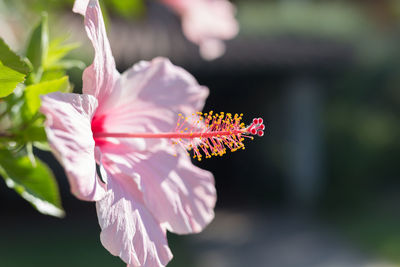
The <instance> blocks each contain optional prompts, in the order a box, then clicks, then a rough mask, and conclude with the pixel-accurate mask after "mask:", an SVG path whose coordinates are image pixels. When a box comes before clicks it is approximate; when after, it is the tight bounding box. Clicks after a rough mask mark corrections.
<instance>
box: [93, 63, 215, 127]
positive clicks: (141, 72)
mask: <svg viewBox="0 0 400 267" xmlns="http://www.w3.org/2000/svg"><path fill="white" fill-rule="evenodd" d="M207 96H208V89H207V88H206V87H203V86H200V85H199V84H198V83H197V81H196V80H195V79H194V77H193V76H192V75H190V74H189V73H188V72H187V71H185V70H184V69H182V68H180V67H177V66H175V65H173V64H172V63H171V62H170V61H169V60H168V59H164V58H156V59H154V60H152V61H151V62H141V63H140V64H138V65H135V66H133V67H132V68H131V69H129V70H127V71H126V72H125V73H123V74H122V75H121V77H120V79H119V80H118V82H117V84H116V86H115V88H114V91H113V94H112V95H110V97H109V98H108V99H107V102H106V103H104V106H103V109H102V112H97V114H98V115H99V116H102V115H104V116H105V120H104V125H103V127H104V129H105V130H106V131H113V132H127V133H129V132H155V131H157V132H166V131H172V130H174V129H175V126H176V122H177V119H178V114H179V113H183V114H185V115H191V114H192V113H194V112H196V111H199V110H201V109H202V107H203V106H204V102H205V99H206V98H207ZM105 112H106V113H105ZM102 113H103V114H102ZM97 114H96V116H97Z"/></svg>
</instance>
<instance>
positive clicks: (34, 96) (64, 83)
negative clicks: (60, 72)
mask: <svg viewBox="0 0 400 267" xmlns="http://www.w3.org/2000/svg"><path fill="white" fill-rule="evenodd" d="M69 86H70V85H69V81H68V76H64V77H62V78H61V79H57V80H52V81H46V82H41V83H38V84H34V85H29V86H27V87H26V88H25V98H26V105H27V107H28V110H29V111H30V113H31V114H35V113H36V112H37V111H38V110H39V108H40V97H39V96H40V95H44V94H48V93H52V92H57V91H60V92H67V91H68V90H69Z"/></svg>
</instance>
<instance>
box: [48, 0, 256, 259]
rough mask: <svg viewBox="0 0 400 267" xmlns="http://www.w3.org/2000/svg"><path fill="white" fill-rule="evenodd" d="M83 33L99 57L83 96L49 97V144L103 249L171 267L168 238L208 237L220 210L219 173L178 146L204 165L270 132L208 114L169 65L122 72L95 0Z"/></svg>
mask: <svg viewBox="0 0 400 267" xmlns="http://www.w3.org/2000/svg"><path fill="white" fill-rule="evenodd" d="M85 28H86V32H87V35H88V37H89V39H90V40H91V42H92V44H93V47H94V50H95V56H94V61H93V64H92V65H91V66H89V67H88V68H87V69H86V70H85V71H84V73H83V94H81V95H80V94H69V93H60V92H57V93H52V94H48V95H44V96H42V106H41V112H42V113H43V114H45V115H46V133H47V137H48V141H49V144H50V146H51V148H52V151H53V153H54V154H55V156H56V157H57V159H58V160H59V161H60V163H61V164H62V165H63V167H64V169H65V172H66V174H67V178H68V180H69V183H70V187H71V191H72V193H73V194H74V195H75V196H76V197H77V198H79V199H82V200H86V201H96V209H97V215H98V220H99V224H100V227H101V229H102V231H101V235H100V238H101V242H102V244H103V246H104V247H105V248H106V249H107V250H108V251H109V252H110V253H111V254H113V255H115V256H119V257H120V258H121V259H122V260H123V261H124V262H126V263H127V264H128V266H165V265H166V264H167V263H168V262H169V261H170V260H171V258H172V254H171V252H170V250H169V248H168V243H167V239H166V231H167V230H168V231H171V232H174V233H178V234H187V233H197V232H200V231H201V230H202V229H203V228H204V227H205V226H206V225H207V224H208V223H209V222H210V221H211V220H212V219H213V217H214V212H213V209H214V206H215V202H216V192H215V187H214V179H213V175H212V174H211V173H210V172H208V171H205V170H202V169H200V168H198V167H196V166H194V165H193V164H192V163H191V160H190V157H189V156H188V155H187V152H186V151H185V150H184V149H182V148H181V147H180V146H182V147H184V148H186V149H193V150H194V155H195V156H196V157H197V158H199V159H201V154H202V153H203V154H204V155H206V157H209V156H211V155H222V154H224V153H225V150H226V148H229V149H231V150H236V149H239V148H242V147H243V143H242V140H243V138H244V137H246V136H247V137H250V138H252V137H251V136H249V135H251V134H258V135H262V134H263V130H264V125H263V124H262V120H261V119H255V120H254V121H253V123H252V124H251V125H250V126H248V127H245V126H244V125H243V123H241V122H240V120H241V116H238V115H235V116H232V115H230V114H226V115H224V114H217V115H212V114H204V115H203V116H202V115H200V112H199V110H201V109H202V107H203V105H204V102H205V99H206V97H207V96H208V89H207V88H205V87H203V86H200V85H199V84H198V83H197V82H196V80H195V79H194V78H193V77H192V76H191V75H190V74H189V73H188V72H186V71H185V70H183V69H181V68H179V67H176V66H174V65H173V64H172V63H171V62H170V61H169V60H167V59H163V58H156V59H154V60H152V61H151V62H144V61H143V62H140V63H138V64H136V65H134V66H133V67H132V68H130V69H128V70H127V71H126V72H124V73H123V74H120V73H118V71H117V70H116V68H115V62H114V58H113V56H112V53H111V49H110V45H109V42H108V39H107V36H106V32H105V27H104V22H103V18H102V15H101V10H100V7H99V4H98V1H97V0H91V1H90V2H89V4H88V6H87V9H86V15H85ZM177 114H179V119H178V122H176V117H177ZM182 114H184V115H185V116H186V117H184V115H182ZM191 114H194V115H191ZM188 126H190V129H189V127H188ZM187 127H188V128H187ZM171 141H172V142H171ZM173 144H179V145H180V146H175V147H174V146H173ZM96 164H97V165H98V166H99V167H100V173H101V175H99V174H98V173H97V171H96Z"/></svg>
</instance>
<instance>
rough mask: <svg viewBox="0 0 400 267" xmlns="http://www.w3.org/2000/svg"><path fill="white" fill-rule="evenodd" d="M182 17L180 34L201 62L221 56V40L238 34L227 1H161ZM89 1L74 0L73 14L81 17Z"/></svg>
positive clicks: (235, 22) (231, 9)
mask: <svg viewBox="0 0 400 267" xmlns="http://www.w3.org/2000/svg"><path fill="white" fill-rule="evenodd" d="M161 1H162V2H163V3H164V4H166V5H168V6H169V7H170V8H171V9H173V10H174V11H175V12H176V13H177V14H179V15H180V16H181V18H182V29H183V32H184V34H185V36H186V38H188V39H189V40H190V41H191V42H193V43H195V44H197V45H199V47H200V54H201V56H202V57H203V58H204V59H207V60H213V59H215V58H218V57H220V56H221V55H223V54H224V53H225V44H224V42H223V41H224V40H230V39H232V38H234V37H235V36H236V35H237V34H238V31H239V24H238V22H237V21H236V19H235V12H236V11H235V7H234V6H233V5H232V4H231V3H230V2H229V1H228V0H190V1H189V0H161ZM88 2H89V0H76V1H75V4H74V8H73V11H74V12H76V13H80V14H82V15H84V14H85V10H86V7H87V3H88Z"/></svg>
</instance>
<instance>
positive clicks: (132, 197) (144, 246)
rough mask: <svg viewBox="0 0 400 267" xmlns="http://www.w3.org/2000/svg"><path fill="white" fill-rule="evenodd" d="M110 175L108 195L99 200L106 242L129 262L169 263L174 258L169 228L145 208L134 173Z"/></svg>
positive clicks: (146, 263)
mask: <svg viewBox="0 0 400 267" xmlns="http://www.w3.org/2000/svg"><path fill="white" fill-rule="evenodd" d="M109 175H111V176H112V177H111V179H110V177H109V179H108V180H109V181H110V182H109V183H108V184H107V186H108V189H109V190H108V191H107V195H106V196H105V197H104V198H103V199H102V200H100V201H98V202H97V203H96V208H97V216H98V219H99V224H100V227H101V229H102V232H101V235H100V238H101V242H102V244H103V246H104V247H105V248H106V249H107V250H108V251H109V252H110V253H111V254H112V255H114V256H119V257H120V258H121V259H122V260H123V261H124V262H126V263H127V264H128V266H154V267H158V266H165V265H166V264H167V263H168V262H169V261H170V260H171V259H172V254H171V251H170V250H169V248H168V243H167V239H166V232H165V230H164V229H163V228H162V227H161V226H160V224H159V223H158V222H157V221H156V220H155V218H154V217H153V216H152V214H151V213H150V212H149V211H148V210H147V209H146V208H145V206H144V204H143V201H142V198H141V193H140V191H138V189H137V187H136V184H135V182H134V181H133V180H132V177H130V176H124V175H121V174H119V175H115V174H114V175H112V174H110V173H109Z"/></svg>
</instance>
